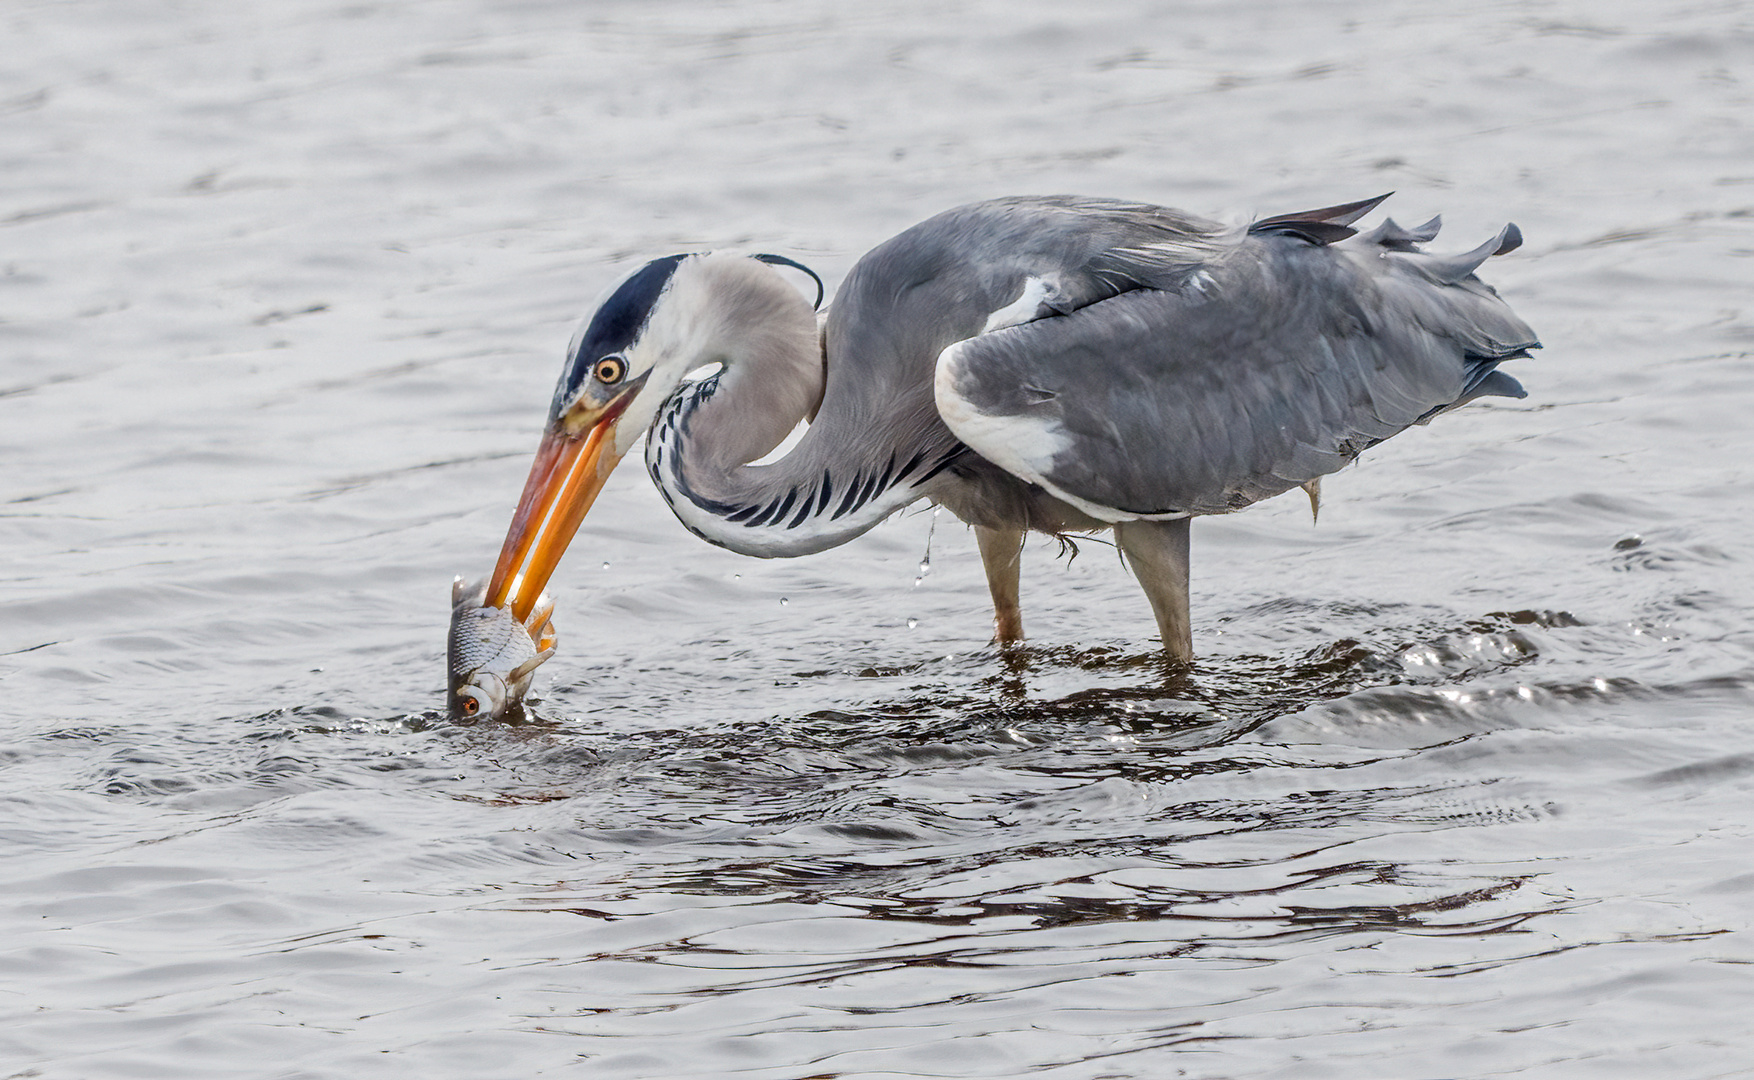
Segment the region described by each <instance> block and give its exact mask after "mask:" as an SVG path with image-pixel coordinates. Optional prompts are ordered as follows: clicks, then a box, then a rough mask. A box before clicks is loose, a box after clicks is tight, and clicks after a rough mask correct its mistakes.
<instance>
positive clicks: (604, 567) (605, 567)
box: [603, 559, 609, 570]
mask: <svg viewBox="0 0 1754 1080" xmlns="http://www.w3.org/2000/svg"><path fill="white" fill-rule="evenodd" d="M603 569H605V570H607V569H609V560H607V559H605V560H603Z"/></svg>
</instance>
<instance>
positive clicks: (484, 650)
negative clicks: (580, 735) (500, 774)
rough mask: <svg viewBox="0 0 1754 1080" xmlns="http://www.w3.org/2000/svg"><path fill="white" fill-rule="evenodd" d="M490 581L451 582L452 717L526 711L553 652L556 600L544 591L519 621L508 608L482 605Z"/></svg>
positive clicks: (513, 714)
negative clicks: (528, 695)
mask: <svg viewBox="0 0 1754 1080" xmlns="http://www.w3.org/2000/svg"><path fill="white" fill-rule="evenodd" d="M486 599H487V582H486V581H479V582H476V583H475V584H473V585H465V584H463V579H462V578H461V577H459V578H457V579H456V580H455V581H453V582H451V634H450V640H449V643H448V646H447V648H446V650H445V652H446V661H447V666H448V667H449V671H450V676H449V679H448V680H447V683H446V686H447V693H446V694H445V704H446V706H447V707H448V708H449V709H450V712H451V719H453V720H504V719H517V718H519V717H521V716H522V715H523V711H524V695H525V694H526V693H528V692H529V689H530V679H531V677H532V676H533V675H535V674H536V669H537V668H538V667H540V666H542V662H543V661H544V660H547V659H548V658H549V657H550V656H553V655H554V646H555V644H556V642H557V641H558V640H559V639H558V637H557V636H556V634H555V632H554V621H553V616H554V601H553V600H550V599H549V598H548V595H547V594H546V593H544V594H543V595H542V596H541V598H539V599H538V600H537V601H536V607H535V608H534V609H533V610H532V611H531V612H530V617H529V619H527V620H526V621H524V622H521V623H520V622H519V621H518V620H517V617H516V616H514V615H513V614H512V611H511V608H509V607H498V608H494V607H484V606H483V604H484V602H485V601H486Z"/></svg>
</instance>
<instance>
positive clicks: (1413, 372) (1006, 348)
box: [935, 231, 1537, 521]
mask: <svg viewBox="0 0 1754 1080" xmlns="http://www.w3.org/2000/svg"><path fill="white" fill-rule="evenodd" d="M1401 232H1402V231H1396V232H1395V233H1394V236H1395V237H1396V238H1397V242H1398V243H1400V242H1401V241H1400V236H1401ZM1360 239H1361V240H1364V239H1366V238H1360ZM1421 239H1423V237H1421ZM1368 240H1369V241H1370V242H1369V243H1368V244H1366V245H1363V246H1362V247H1359V248H1351V245H1342V246H1338V247H1322V246H1316V245H1312V244H1311V243H1309V242H1307V241H1306V240H1303V239H1299V238H1297V237H1295V236H1289V235H1267V236H1259V237H1250V238H1249V240H1248V241H1247V242H1246V243H1245V244H1244V245H1242V246H1241V247H1239V248H1238V249H1237V250H1236V251H1234V252H1233V253H1231V255H1230V256H1229V257H1227V258H1225V259H1223V260H1221V261H1219V262H1216V263H1212V264H1208V267H1207V268H1206V270H1205V271H1204V272H1203V273H1202V274H1201V275H1199V277H1197V278H1196V279H1194V280H1192V281H1190V282H1189V283H1188V284H1187V285H1185V286H1184V287H1182V288H1180V289H1179V290H1174V291H1170V290H1162V289H1150V288H1144V289H1135V290H1132V291H1128V292H1122V293H1120V294H1119V295H1116V296H1112V297H1109V298H1107V299H1104V300H1100V301H1098V302H1096V303H1092V304H1089V305H1087V306H1084V307H1081V308H1079V309H1077V310H1075V311H1072V312H1070V313H1067V314H1064V315H1056V316H1054V317H1048V318H1040V319H1036V320H1034V321H1031V322H1027V323H1023V324H1021V325H1014V326H1009V327H1006V328H1003V329H997V330H995V331H993V332H991V333H986V334H981V335H979V336H976V337H973V338H970V339H968V340H965V341H962V342H958V343H956V344H954V345H952V346H950V347H949V348H947V349H945V350H944V352H943V353H942V354H941V355H940V357H939V360H938V366H937V372H936V381H935V396H936V400H937V404H938V408H939V412H940V414H941V415H942V416H943V417H944V420H945V422H946V424H947V425H948V426H949V427H950V429H951V431H952V432H953V433H955V434H956V436H957V437H958V438H959V439H961V440H962V441H963V442H964V443H966V444H967V445H968V446H970V447H971V448H972V449H974V450H975V451H976V452H977V453H979V454H981V455H982V456H984V457H987V458H988V459H990V460H992V461H993V462H994V463H995V464H998V465H999V466H1001V467H1002V468H1005V469H1006V470H1007V471H1010V472H1012V473H1013V474H1015V475H1017V476H1019V477H1020V478H1022V479H1024V480H1028V481H1030V482H1033V483H1037V484H1040V485H1041V486H1042V487H1044V488H1046V489H1047V490H1048V491H1049V492H1051V493H1052V494H1054V495H1056V496H1058V497H1060V498H1062V499H1064V500H1066V501H1067V502H1070V503H1072V504H1073V505H1075V506H1078V507H1079V508H1081V509H1083V510H1084V511H1085V512H1087V513H1090V514H1091V515H1092V516H1094V517H1097V518H1100V519H1103V520H1111V521H1115V520H1127V519H1132V518H1140V517H1148V518H1167V517H1178V516H1182V515H1185V514H1190V513H1193V514H1206V513H1217V512H1223V511H1227V510H1235V509H1239V508H1241V507H1244V506H1247V505H1249V504H1250V503H1253V502H1255V501H1257V500H1259V499H1263V498H1266V497H1268V496H1271V495H1276V494H1279V493H1280V492H1283V491H1286V490H1289V489H1290V488H1292V487H1296V486H1298V485H1300V484H1303V483H1305V482H1307V481H1310V480H1313V479H1316V478H1317V477H1320V476H1322V475H1325V474H1326V473H1330V472H1333V471H1335V470H1337V469H1339V468H1340V467H1342V466H1344V465H1345V464H1346V463H1348V462H1349V461H1351V460H1352V459H1353V458H1354V457H1356V456H1357V454H1358V453H1359V452H1360V451H1361V450H1363V449H1364V448H1365V447H1368V446H1370V445H1372V444H1374V443H1377V442H1380V441H1381V440H1383V439H1386V438H1388V437H1389V436H1391V435H1394V434H1395V433H1397V432H1399V431H1401V430H1403V429H1404V428H1406V427H1408V426H1409V425H1412V424H1414V423H1418V422H1420V421H1422V420H1425V419H1429V418H1430V417H1431V416H1433V415H1435V414H1436V413H1438V412H1441V411H1443V410H1444V409H1447V408H1450V407H1453V406H1455V405H1457V404H1460V403H1462V402H1464V401H1466V400H1469V399H1471V397H1473V396H1479V395H1480V394H1483V393H1512V394H1516V395H1518V396H1520V389H1521V388H1520V387H1518V386H1517V385H1516V383H1515V380H1513V379H1510V377H1509V376H1507V375H1504V374H1502V373H1499V372H1496V371H1495V370H1494V369H1495V366H1496V364H1497V363H1498V361H1500V360H1503V359H1507V358H1509V357H1512V356H1517V355H1522V354H1523V352H1524V350H1526V349H1528V348H1532V347H1536V344H1537V343H1536V342H1535V339H1534V335H1533V333H1532V332H1531V331H1530V330H1529V329H1528V327H1527V326H1526V325H1524V324H1523V323H1522V322H1521V321H1520V320H1518V319H1517V318H1516V316H1515V315H1514V314H1512V313H1511V312H1510V310H1509V308H1508V307H1507V306H1506V305H1504V303H1503V302H1502V301H1500V300H1499V299H1498V298H1497V296H1496V294H1494V293H1493V292H1492V291H1491V290H1490V289H1489V288H1487V287H1486V286H1485V285H1484V284H1482V283H1481V282H1480V281H1479V279H1477V278H1475V277H1473V276H1472V274H1471V273H1468V274H1466V275H1465V276H1459V275H1439V274H1433V273H1432V272H1431V267H1430V266H1429V265H1427V264H1426V263H1425V262H1423V261H1422V260H1427V259H1429V258H1430V257H1428V256H1424V255H1421V254H1405V253H1404V252H1406V249H1407V246H1410V245H1405V244H1402V246H1400V247H1397V248H1396V249H1395V250H1394V252H1393V255H1392V257H1391V256H1390V255H1389V254H1388V252H1387V250H1386V249H1388V248H1389V245H1388V244H1385V243H1381V241H1380V240H1379V239H1378V238H1377V237H1375V236H1373V237H1370V238H1368ZM1348 248H1351V249H1350V250H1348ZM1482 257H1483V256H1482ZM1445 277H1449V278H1450V280H1447V281H1446V280H1444V278H1445Z"/></svg>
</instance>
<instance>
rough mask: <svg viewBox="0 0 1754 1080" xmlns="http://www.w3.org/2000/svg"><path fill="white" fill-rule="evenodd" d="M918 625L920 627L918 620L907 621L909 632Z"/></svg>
mask: <svg viewBox="0 0 1754 1080" xmlns="http://www.w3.org/2000/svg"><path fill="white" fill-rule="evenodd" d="M918 625H920V620H918V619H909V620H908V621H907V628H908V629H909V630H912V629H913V628H914V627H916V626H918Z"/></svg>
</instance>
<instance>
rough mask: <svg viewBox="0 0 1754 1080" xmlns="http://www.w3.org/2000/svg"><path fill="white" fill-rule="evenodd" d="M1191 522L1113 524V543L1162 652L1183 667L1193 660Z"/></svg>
mask: <svg viewBox="0 0 1754 1080" xmlns="http://www.w3.org/2000/svg"><path fill="white" fill-rule="evenodd" d="M1192 520H1193V519H1192V518H1178V519H1176V520H1175V521H1122V522H1119V523H1117V524H1116V525H1115V543H1117V544H1119V545H1120V548H1121V552H1122V553H1123V554H1125V555H1126V557H1127V563H1128V565H1130V566H1131V567H1132V568H1133V576H1134V577H1136V578H1138V579H1139V586H1140V588H1142V589H1144V590H1145V598H1146V599H1148V600H1150V601H1151V611H1152V613H1153V614H1154V615H1156V616H1157V631H1158V633H1159V634H1161V635H1162V636H1163V651H1164V652H1165V653H1168V654H1169V658H1170V659H1172V660H1179V661H1180V662H1182V663H1184V664H1190V663H1193V660H1194V622H1193V617H1192V615H1191V614H1190V613H1189V611H1188V523H1189V522H1190V521H1192Z"/></svg>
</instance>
